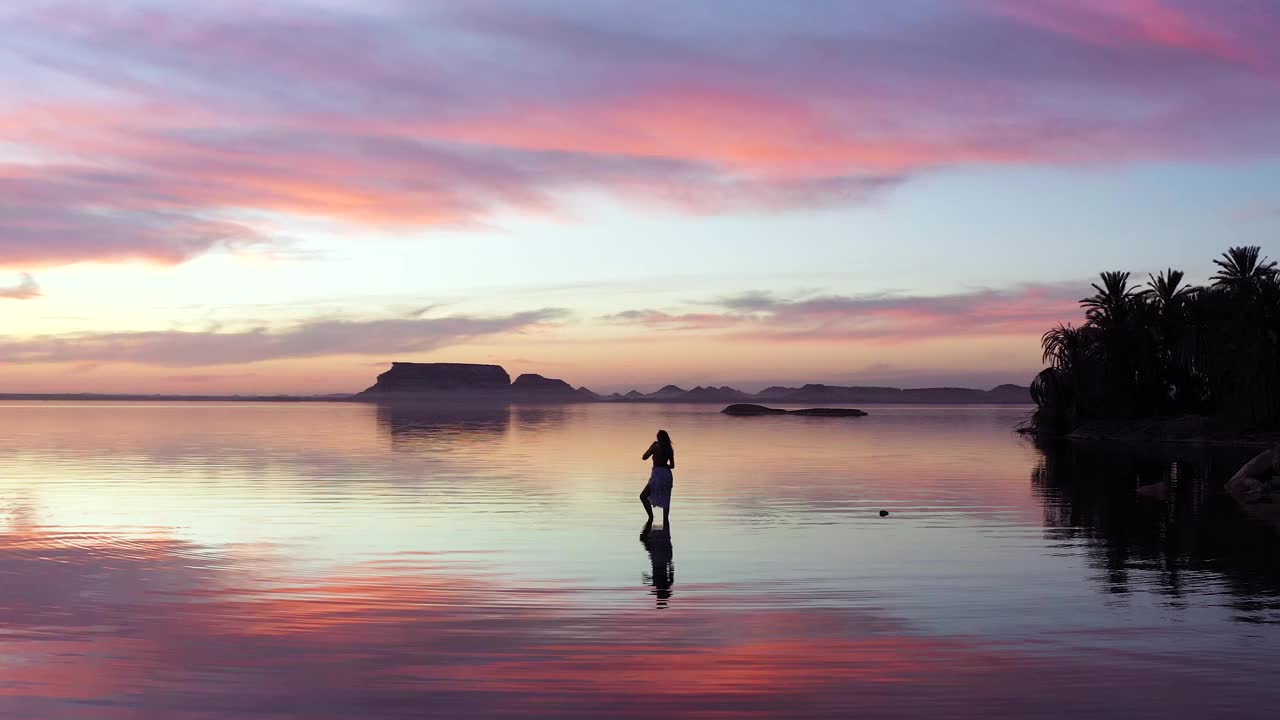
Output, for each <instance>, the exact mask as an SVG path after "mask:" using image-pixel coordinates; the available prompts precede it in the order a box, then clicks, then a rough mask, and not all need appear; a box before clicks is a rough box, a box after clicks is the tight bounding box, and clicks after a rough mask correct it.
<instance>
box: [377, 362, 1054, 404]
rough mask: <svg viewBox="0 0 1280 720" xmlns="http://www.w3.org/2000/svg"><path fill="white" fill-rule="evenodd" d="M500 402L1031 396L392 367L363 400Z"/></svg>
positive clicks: (992, 400) (998, 400)
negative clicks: (603, 383)
mask: <svg viewBox="0 0 1280 720" xmlns="http://www.w3.org/2000/svg"><path fill="white" fill-rule="evenodd" d="M438 398H439V399H454V400H459V401H470V400H497V401H514V402H672V403H720V404H725V403H742V402H769V403H775V404H804V405H821V404H830V403H912V404H935V403H936V404H1024V403H1030V402H1031V391H1030V389H1029V388H1027V387H1024V386H1021V385H1001V386H999V387H996V388H994V389H992V390H975V389H971V388H949V387H942V388H916V389H908V390H903V389H901V388H894V387H873V386H871V387H864V386H852V387H844V386H839V385H820V384H809V385H804V386H801V387H798V388H792V387H779V386H775V387H770V388H766V389H764V390H762V391H760V392H758V393H748V392H744V391H742V390H738V389H735V388H731V387H728V386H721V387H710V386H708V387H703V386H698V387H695V388H693V389H691V390H685V389H684V388H681V387H678V386H676V385H667V386H666V387H664V388H662V389H660V390H657V391H655V392H651V393H642V392H640V391H638V390H632V391H630V392H628V393H626V394H620V393H614V394H612V395H597V394H596V393H593V392H591V391H590V390H588V389H586V388H582V387H580V388H574V387H573V386H572V385H570V384H569V383H567V382H565V381H564V380H559V379H556V378H547V377H543V376H541V375H535V374H525V375H521V376H520V377H518V378H516V380H515V382H512V381H511V376H510V375H508V374H507V371H506V370H504V369H503V368H502V367H501V366H498V365H471V364H465V363H405V362H397V363H392V366H391V369H390V370H388V371H387V372H385V373H383V374H381V375H379V376H378V382H377V383H376V384H375V385H374V386H373V387H370V388H369V389H368V390H365V391H364V392H363V393H360V395H358V396H357V399H360V400H374V401H382V400H401V399H403V400H426V399H433V400H434V399H438Z"/></svg>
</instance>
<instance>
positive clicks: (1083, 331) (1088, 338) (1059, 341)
mask: <svg viewBox="0 0 1280 720" xmlns="http://www.w3.org/2000/svg"><path fill="white" fill-rule="evenodd" d="M1095 343H1096V338H1095V334H1094V333H1093V328H1091V327H1088V326H1085V327H1074V326H1072V325H1063V324H1062V323H1058V326H1057V327H1055V328H1053V329H1052V330H1050V331H1049V332H1046V333H1045V334H1044V335H1042V336H1041V337H1040V347H1041V348H1043V349H1044V354H1043V356H1042V359H1043V360H1044V362H1047V363H1049V364H1050V365H1052V366H1053V367H1055V368H1057V369H1059V370H1064V371H1066V372H1071V371H1072V370H1075V369H1079V368H1080V367H1082V366H1083V364H1084V362H1085V361H1086V360H1087V359H1088V358H1090V357H1092V356H1094V355H1095V353H1096V351H1097V348H1096V344H1095Z"/></svg>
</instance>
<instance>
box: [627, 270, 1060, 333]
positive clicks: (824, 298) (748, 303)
mask: <svg viewBox="0 0 1280 720" xmlns="http://www.w3.org/2000/svg"><path fill="white" fill-rule="evenodd" d="M1079 296H1080V288H1079V286H1078V285H1076V284H1074V283H1055V284H1047V285H1024V286H1020V287H1016V288H1012V289H1007V290H976V291H971V292H965V293H955V294H951V295H941V296H907V295H892V294H879V295H866V296H849V295H818V296H810V297H801V298H783V297H777V296H774V295H772V294H770V293H759V292H748V293H743V294H740V295H735V296H731V297H726V298H721V299H720V300H717V301H714V302H712V303H710V304H711V305H712V306H714V307H715V308H717V309H716V311H714V312H689V313H669V312H664V311H660V310H632V311H626V312H621V313H617V314H614V315H609V316H606V317H604V318H602V319H603V320H605V321H606V322H613V323H621V324H635V325H641V326H645V327H650V328H663V329H665V330H673V331H679V330H687V331H700V332H704V331H722V332H725V333H727V334H728V335H730V336H732V337H739V338H749V339H753V340H768V341H777V340H801V341H814V340H830V341H840V342H843V341H854V340H862V341H878V342H889V343H908V342H914V341H920V340H933V339H938V338H947V337H975V338H976V337H991V336H1008V335H1012V336H1030V337H1034V336H1038V335H1039V333H1041V332H1043V331H1044V329H1045V328H1047V327H1051V326H1053V324H1055V323H1057V322H1060V321H1064V320H1070V319H1074V318H1078V317H1079V316H1080V308H1079V304H1078V302H1077V300H1078V299H1079Z"/></svg>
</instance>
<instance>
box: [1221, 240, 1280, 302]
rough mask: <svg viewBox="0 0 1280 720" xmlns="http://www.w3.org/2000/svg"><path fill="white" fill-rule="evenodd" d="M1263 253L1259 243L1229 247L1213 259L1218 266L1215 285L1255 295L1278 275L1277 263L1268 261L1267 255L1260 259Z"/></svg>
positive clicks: (1235, 291)
mask: <svg viewBox="0 0 1280 720" xmlns="http://www.w3.org/2000/svg"><path fill="white" fill-rule="evenodd" d="M1261 255H1262V248H1260V247H1258V246H1257V245H1245V246H1241V247H1233V248H1228V249H1227V251H1226V252H1224V253H1222V257H1221V258H1217V259H1215V260H1214V261H1213V264H1214V265H1217V266H1218V272H1217V274H1215V275H1214V276H1213V277H1212V278H1211V279H1212V280H1213V284H1214V286H1215V287H1220V288H1223V289H1225V290H1228V291H1231V292H1234V293H1239V294H1244V295H1253V294H1254V293H1255V292H1256V291H1257V290H1259V289H1260V288H1261V287H1262V286H1263V285H1264V284H1266V283H1267V282H1269V281H1271V280H1274V279H1275V277H1276V272H1277V271H1276V263H1275V262H1274V261H1272V262H1268V258H1266V257H1262V258H1261V259H1259V257H1260V256H1261Z"/></svg>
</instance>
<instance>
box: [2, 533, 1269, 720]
mask: <svg viewBox="0 0 1280 720" xmlns="http://www.w3.org/2000/svg"><path fill="white" fill-rule="evenodd" d="M659 552H661V551H660V550H659ZM658 562H659V560H657V559H655V564H656V563H658ZM0 573H2V574H3V576H4V578H5V579H6V582H5V585H4V589H3V591H0V620H2V621H3V622H4V625H5V627H6V632H5V633H4V635H3V637H0V652H2V653H3V654H4V656H5V657H6V658H7V660H6V662H5V663H3V664H0V684H2V685H3V686H4V687H6V688H8V692H6V693H5V694H3V695H0V715H3V716H4V717H57V718H66V719H68V720H88V719H90V718H92V719H94V720H117V719H119V720H124V719H125V718H139V717H147V718H150V717H157V718H159V717H164V718H186V717H191V718H194V717H200V718H237V719H240V718H281V717H284V718H311V719H317V720H327V719H329V718H334V719H336V718H352V717H371V716H377V717H386V718H418V717H423V716H424V715H425V716H438V717H460V716H466V717H476V718H515V717H531V716H547V717H581V718H589V717H592V718H593V717H622V718H627V717H651V716H652V715H653V714H654V713H655V712H656V713H668V714H670V713H674V714H677V715H679V716H727V715H731V716H735V717H768V716H777V717H783V716H785V717H793V718H816V717H848V716H851V715H855V714H868V713H869V714H871V715H874V716H875V717H890V718H893V717H900V718H915V717H925V716H939V715H940V714H945V715H947V716H948V717H990V716H991V713H992V710H993V709H998V710H999V711H1000V712H1001V714H1005V715H1008V716H1018V715H1026V714H1031V713H1034V712H1036V711H1037V710H1042V709H1043V708H1044V707H1045V703H1046V702H1050V700H1049V698H1052V700H1051V702H1052V706H1053V708H1054V709H1055V712H1058V713H1063V714H1072V713H1076V714H1091V713H1092V714H1096V713H1099V712H1103V713H1105V712H1106V711H1108V710H1111V709H1114V707H1115V703H1116V702H1123V701H1125V700H1126V698H1128V699H1132V698H1142V702H1143V707H1144V709H1146V710H1148V711H1150V713H1151V714H1153V715H1159V714H1160V713H1169V712H1171V711H1175V710H1177V711H1181V712H1183V713H1185V714H1189V713H1193V712H1200V713H1212V712H1213V711H1215V710H1221V709H1222V708H1224V707H1227V708H1230V707H1232V706H1233V703H1236V702H1238V701H1237V700H1236V699H1235V698H1238V697H1240V696H1239V695H1236V694H1235V693H1237V692H1239V691H1240V690H1241V689H1242V686H1241V683H1249V684H1252V683H1253V681H1254V678H1248V679H1241V678H1235V677H1223V678H1220V679H1217V680H1215V690H1216V692H1214V693H1205V692H1202V691H1201V689H1200V685H1199V683H1194V682H1184V683H1171V682H1169V680H1170V677H1171V676H1170V674H1169V673H1157V674H1150V673H1139V674H1131V675H1127V676H1126V675H1123V674H1120V673H1117V672H1115V668H1112V667H1108V661H1107V659H1106V658H1102V659H1099V660H1091V661H1089V662H1084V661H1083V660H1082V659H1081V660H1072V659H1069V658H1062V657H1057V656H1053V655H1046V654H1043V653H1038V652H1033V651H1031V650H1030V649H1029V650H1028V651H1026V652H1019V651H1017V650H1015V649H1011V648H1010V647H1009V644H1008V643H1005V644H1002V645H1001V646H1000V647H994V646H993V647H987V646H983V645H981V644H979V643H976V642H974V641H972V640H969V639H965V638H946V637H928V636H918V635H912V634H909V633H908V628H906V627H904V626H903V625H902V624H901V623H898V622H895V621H893V620H892V619H890V618H889V617H887V616H885V615H883V614H882V613H880V612H878V611H875V610H837V609H807V610H799V609H793V608H786V607H779V606H777V605H775V604H773V603H770V602H769V599H768V596H767V594H766V595H760V594H759V593H758V591H759V588H738V587H724V588H719V589H715V588H709V589H708V592H706V593H704V594H702V595H700V596H697V597H692V596H691V597H688V598H685V602H682V603H681V605H680V606H679V608H680V609H679V611H677V610H676V609H674V608H673V609H671V610H670V611H668V612H666V613H663V615H662V622H660V623H655V622H654V621H653V618H654V615H653V611H652V608H644V609H640V608H635V607H634V606H632V605H630V604H629V603H626V602H619V603H613V606H614V607H613V608H612V609H599V608H597V609H594V610H584V609H582V608H581V607H580V606H578V605H577V603H576V602H575V591H574V590H566V589H562V588H563V587H564V586H565V584H564V583H557V584H548V585H543V586H530V585H529V584H527V583H515V584H508V583H507V582H506V581H505V580H504V578H503V577H502V576H500V575H496V574H493V573H491V572H488V571H486V570H485V568H484V567H482V566H477V565H476V564H475V563H474V560H473V561H471V562H470V563H468V564H463V563H456V564H455V563H453V562H452V561H451V559H450V558H447V557H443V556H435V557H431V556H427V557H422V558H418V559H416V560H414V559H410V558H405V559H403V560H402V561H401V562H399V563H397V564H395V565H394V566H391V565H388V564H382V563H364V564H361V563H353V564H350V565H348V566H346V567H344V568H342V569H340V570H338V571H335V572H333V573H329V574H325V575H319V576H310V575H291V574H290V573H289V572H288V571H287V570H285V569H284V568H283V567H282V566H279V565H278V564H276V563H275V562H274V561H273V559H272V558H270V557H265V556H261V555H258V554H257V553H255V552H254V551H253V550H252V549H247V548H244V549H239V550H235V551H219V552H214V551H211V550H210V549H209V548H205V547H201V546H198V545H194V544H191V543H188V542H184V541H182V540H178V539H174V538H166V537H160V536H156V537H153V538H150V539H141V540H140V539H136V538H135V539H131V540H124V539H122V538H120V537H116V536H112V535H106V534H75V533H71V534H69V533H66V532H63V531H59V530H57V529H54V528H46V527H41V526H38V525H31V524H24V523H14V524H11V526H10V529H9V531H8V532H7V533H4V534H3V535H0ZM619 592H622V589H619ZM626 592H627V593H628V594H629V593H630V592H631V590H630V589H629V588H628V589H626ZM619 608H621V609H619ZM1174 672H1175V674H1176V672H1178V671H1176V670H1175V671H1174ZM1187 672H1188V673H1190V670H1188V671H1187ZM1062 687H1067V688H1079V687H1089V688H1090V692H1088V693H1079V692H1073V691H1069V692H1065V693H1064V692H1062V690H1061V688H1062ZM1253 697H1257V695H1256V692H1255V693H1254V695H1253ZM372 709H376V710H372ZM1237 709H1238V707H1237ZM1159 716H1167V715H1159ZM1236 716H1240V715H1236Z"/></svg>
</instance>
